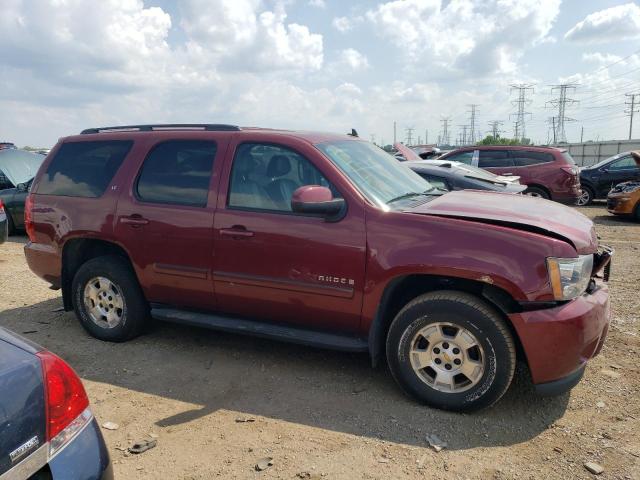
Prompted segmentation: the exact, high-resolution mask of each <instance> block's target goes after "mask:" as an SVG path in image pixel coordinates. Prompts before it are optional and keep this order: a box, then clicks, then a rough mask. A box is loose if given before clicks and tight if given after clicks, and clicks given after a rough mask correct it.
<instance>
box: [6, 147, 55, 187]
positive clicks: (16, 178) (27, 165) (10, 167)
mask: <svg viewBox="0 0 640 480" xmlns="http://www.w3.org/2000/svg"><path fill="white" fill-rule="evenodd" d="M44 159H45V156H44V155H40V154H38V153H31V152H27V151H26V150H18V149H15V148H4V149H0V170H2V172H4V174H5V175H6V176H7V178H8V179H9V181H10V182H11V183H13V184H14V185H18V184H19V183H24V182H28V181H29V180H31V179H32V178H33V177H34V176H35V175H36V173H37V171H38V169H39V168H40V165H42V162H43V161H44Z"/></svg>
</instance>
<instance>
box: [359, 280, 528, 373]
mask: <svg viewBox="0 0 640 480" xmlns="http://www.w3.org/2000/svg"><path fill="white" fill-rule="evenodd" d="M436 290H457V291H462V292H467V293H471V294H473V295H476V296H478V297H479V298H481V299H482V300H484V301H485V302H487V304H489V306H491V307H493V308H494V309H495V310H496V311H497V312H498V314H500V315H501V316H502V317H503V318H504V320H505V323H506V324H507V326H508V327H509V330H510V333H511V335H512V337H513V339H514V342H515V343H516V352H517V357H518V359H523V360H525V362H526V355H524V350H523V348H522V344H521V342H520V338H519V336H518V333H517V331H516V329H515V327H514V325H513V324H512V323H511V320H510V319H509V315H508V314H509V313H514V312H519V311H522V307H521V305H520V304H519V303H518V302H517V301H516V300H515V299H514V298H513V297H512V296H511V295H510V294H509V293H508V292H507V291H506V290H504V289H502V288H500V287H497V286H495V285H491V284H487V283H483V282H480V281H477V280H469V279H465V278H460V277H450V276H442V275H429V274H410V275H402V276H398V277H395V278H393V279H391V280H390V281H389V282H388V283H387V285H386V287H385V289H384V292H383V294H382V297H381V299H380V303H379V305H378V308H377V310H376V314H375V317H374V319H373V321H372V322H371V326H370V328H369V335H368V344H369V355H370V356H371V363H372V365H373V366H374V367H375V366H376V365H378V364H379V362H380V360H381V358H382V356H383V355H384V351H385V342H386V338H387V332H388V331H389V327H390V325H391V322H392V321H393V319H394V318H395V316H396V315H397V314H398V312H399V311H400V310H401V309H402V307H403V306H404V305H406V304H407V303H408V302H410V301H411V300H413V299H414V298H416V297H417V296H419V295H422V294H424V293H428V292H433V291H436Z"/></svg>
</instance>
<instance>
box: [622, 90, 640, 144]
mask: <svg viewBox="0 0 640 480" xmlns="http://www.w3.org/2000/svg"><path fill="white" fill-rule="evenodd" d="M624 95H625V97H629V98H631V101H630V102H624V104H625V105H629V109H628V110H625V111H624V113H628V114H629V140H631V134H632V133H633V114H634V113H639V111H638V110H636V108H638V106H639V105H638V100H636V97H640V93H625V94H624Z"/></svg>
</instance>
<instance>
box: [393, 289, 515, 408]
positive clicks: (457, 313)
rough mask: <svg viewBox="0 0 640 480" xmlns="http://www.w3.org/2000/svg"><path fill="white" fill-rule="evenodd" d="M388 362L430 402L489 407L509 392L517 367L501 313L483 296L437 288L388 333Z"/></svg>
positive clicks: (401, 380)
mask: <svg viewBox="0 0 640 480" xmlns="http://www.w3.org/2000/svg"><path fill="white" fill-rule="evenodd" d="M387 361H388V363H389V368H390V370H391V373H392V374H393V376H394V378H395V379H396V381H397V382H398V383H399V384H400V386H401V387H402V388H403V389H404V390H405V391H406V392H407V393H409V394H410V395H411V396H413V397H414V398H416V399H418V400H420V401H422V402H424V403H426V404H427V405H429V406H432V407H436V408H441V409H444V410H454V411H473V410H478V409H481V408H485V407H488V406H490V405H492V404H493V403H495V402H496V401H498V400H499V399H500V398H501V397H502V395H504V393H505V392H506V391H507V389H508V387H509V385H510V383H511V379H512V378H513V374H514V371H515V365H516V352H515V345H514V341H513V338H512V337H511V334H510V332H509V329H508V327H507V326H506V324H505V322H504V320H503V319H502V317H501V316H500V315H499V314H498V313H497V312H496V311H495V310H494V309H493V308H491V307H490V306H489V305H488V304H486V303H485V302H484V301H482V300H481V299H480V298H478V297H476V296H474V295H471V294H468V293H465V292H457V291H438V292H431V293H427V294H424V295H421V296H419V297H417V298H415V299H414V300H412V301H411V302H409V303H408V304H407V305H406V306H405V307H404V308H403V309H402V310H401V311H400V312H399V313H398V315H397V316H396V318H395V319H394V320H393V322H392V324H391V327H390V328H389V334H388V336H387Z"/></svg>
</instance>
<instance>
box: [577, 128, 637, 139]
mask: <svg viewBox="0 0 640 480" xmlns="http://www.w3.org/2000/svg"><path fill="white" fill-rule="evenodd" d="M583 138H584V125H582V126H581V127H580V143H582V139H583ZM629 140H631V139H629Z"/></svg>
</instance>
